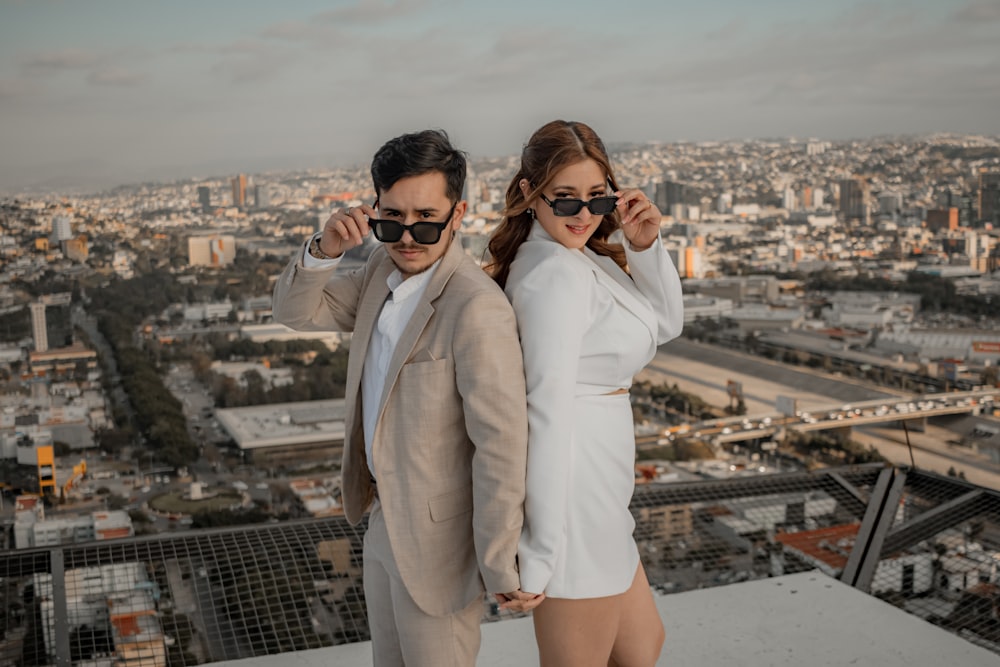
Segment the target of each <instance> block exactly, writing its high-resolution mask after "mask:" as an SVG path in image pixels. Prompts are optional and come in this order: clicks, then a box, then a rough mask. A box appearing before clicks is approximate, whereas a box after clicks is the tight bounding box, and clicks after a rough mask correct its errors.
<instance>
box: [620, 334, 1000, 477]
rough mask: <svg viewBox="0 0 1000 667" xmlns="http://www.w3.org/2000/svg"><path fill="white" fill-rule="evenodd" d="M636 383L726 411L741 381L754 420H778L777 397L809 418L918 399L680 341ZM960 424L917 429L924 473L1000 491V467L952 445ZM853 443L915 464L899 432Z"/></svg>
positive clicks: (857, 435) (917, 456)
mask: <svg viewBox="0 0 1000 667" xmlns="http://www.w3.org/2000/svg"><path fill="white" fill-rule="evenodd" d="M636 380H637V381H640V380H647V381H650V382H654V383H663V382H666V383H668V384H671V385H673V384H677V386H678V387H679V388H680V389H681V390H683V391H685V392H688V393H691V394H694V395H697V396H700V397H701V398H702V399H704V400H705V401H707V402H708V403H711V404H713V405H718V406H725V405H728V404H729V401H730V399H729V394H728V393H727V388H726V387H727V382H728V381H730V380H732V381H735V382H741V383H742V384H743V395H744V402H745V403H746V407H747V413H748V415H751V416H752V415H764V414H774V413H775V397H777V396H789V397H794V398H796V399H797V400H798V408H799V409H800V410H805V411H815V410H819V409H821V408H831V407H833V406H839V405H840V404H843V403H851V402H858V401H865V400H875V399H879V398H886V399H887V400H892V399H895V398H896V397H903V396H910V394H908V393H903V392H899V391H896V390H893V389H889V388H885V387H878V386H874V385H871V384H868V383H865V382H861V381H858V380H854V379H851V378H845V377H842V376H833V375H830V374H828V373H823V372H821V371H816V370H813V369H808V368H801V367H790V366H786V365H784V364H780V363H777V362H774V361H771V360H769V359H763V358H758V357H755V356H751V355H748V354H745V353H741V352H736V351H734V350H728V349H724V348H718V347H715V346H711V345H705V344H702V343H696V342H693V341H689V340H685V339H677V340H674V341H671V342H670V343H668V344H667V345H664V346H663V347H661V348H660V351H659V352H658V353H657V355H656V357H655V358H654V359H653V361H652V362H650V364H649V365H647V367H646V368H645V369H643V370H642V371H641V372H640V373H639V374H638V375H637V376H636ZM956 422H957V420H956V419H953V420H952V421H951V422H949V421H948V420H947V419H946V420H943V424H940V425H928V427H927V431H926V432H924V433H919V432H916V431H914V430H912V429H911V430H910V432H909V436H910V444H911V445H912V446H913V449H914V455H913V458H914V461H915V463H916V466H917V467H918V468H922V469H924V470H929V471H932V472H936V473H939V474H942V475H944V474H947V472H948V470H949V469H950V468H954V469H955V470H956V472H957V471H961V472H963V473H964V474H965V477H966V479H968V480H969V481H970V482H972V483H974V484H978V485H980V486H983V487H986V488H991V489H998V490H1000V465H997V464H995V463H993V462H991V461H990V460H989V459H988V458H987V457H986V456H984V455H980V454H976V453H975V452H972V451H971V450H969V449H967V448H963V447H957V446H954V445H949V444H948V441H949V440H954V439H955V438H956V434H955V432H953V431H950V430H948V429H947V428H946V426H947V424H948V423H956ZM852 439H853V440H855V441H857V442H860V443H862V444H865V445H871V446H873V447H875V449H877V450H878V451H879V452H880V453H881V454H882V455H883V456H885V457H886V458H887V459H888V460H889V461H891V462H893V463H897V464H905V465H910V450H909V448H908V447H907V446H906V434H905V433H904V431H903V430H902V429H901V428H899V427H897V426H895V425H885V426H866V427H863V428H855V429H853V432H852Z"/></svg>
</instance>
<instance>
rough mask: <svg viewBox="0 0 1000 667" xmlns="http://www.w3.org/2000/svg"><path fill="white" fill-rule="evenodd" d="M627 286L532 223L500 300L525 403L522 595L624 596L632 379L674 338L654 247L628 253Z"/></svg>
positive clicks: (672, 297)
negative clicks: (520, 360) (517, 344)
mask: <svg viewBox="0 0 1000 667" xmlns="http://www.w3.org/2000/svg"><path fill="white" fill-rule="evenodd" d="M628 246H629V244H628V243H627V242H626V243H625V248H626V255H627V258H628V265H629V271H630V272H631V277H630V276H629V275H628V274H626V273H625V272H624V271H622V270H621V269H620V268H619V267H618V265H616V264H615V262H614V260H612V259H610V258H608V257H602V256H599V255H597V254H596V253H594V252H593V251H591V250H590V249H589V248H584V250H583V251H582V252H581V251H579V250H570V249H569V248H566V247H565V246H563V245H562V244H560V243H558V242H557V241H555V240H553V239H552V237H551V236H549V235H548V234H547V233H546V232H545V230H544V229H543V228H542V226H541V225H540V224H539V223H538V222H537V221H536V222H534V223H533V227H532V230H531V232H530V234H529V236H528V239H527V240H526V241H525V242H524V243H523V244H522V245H521V247H520V248H519V249H518V253H517V257H516V258H515V260H514V262H513V263H512V264H511V268H510V274H509V277H508V279H507V285H506V288H505V291H506V293H507V296H508V298H509V299H510V300H511V303H512V304H513V306H514V312H515V313H516V315H517V325H518V333H519V335H520V339H521V347H522V350H523V352H524V372H525V379H526V381H527V391H528V471H527V492H526V498H525V512H524V528H523V530H522V533H521V539H520V542H519V546H518V562H519V567H520V574H521V590H523V591H526V592H529V593H540V592H544V593H545V594H546V595H547V596H549V597H557V598H594V597H604V596H608V595H617V594H619V593H624V592H625V591H626V590H628V588H629V587H630V586H631V584H632V580H633V578H634V576H635V572H636V569H637V567H638V565H639V551H638V549H637V547H636V544H635V540H634V538H633V537H632V532H633V529H634V528H635V521H634V519H633V518H632V514H631V512H629V502H630V501H631V499H632V491H633V489H634V487H635V472H634V468H635V435H634V428H633V420H632V408H631V404H630V402H629V398H628V394H626V393H622V394H617V395H608V394H609V393H610V392H614V391H616V390H619V389H622V388H628V387H630V386H631V384H632V377H633V376H634V375H635V374H636V373H638V372H639V371H640V370H641V369H642V368H643V367H644V366H645V365H646V364H648V363H649V361H650V360H651V359H652V358H653V356H654V355H655V354H656V348H657V346H658V345H661V344H663V343H665V342H667V341H669V340H671V339H673V338H675V337H676V336H678V335H679V334H680V331H681V328H682V326H683V321H684V312H683V300H682V294H681V283H680V278H679V277H678V275H677V269H676V268H675V267H674V264H673V262H672V261H671V259H670V256H669V255H668V254H667V252H666V250H665V249H664V248H663V245H662V244H661V243H659V242H656V243H654V244H653V245H652V247H650V248H649V249H647V250H643V251H634V250H631V249H630V248H629V247H628Z"/></svg>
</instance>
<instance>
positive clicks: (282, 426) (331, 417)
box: [215, 399, 345, 449]
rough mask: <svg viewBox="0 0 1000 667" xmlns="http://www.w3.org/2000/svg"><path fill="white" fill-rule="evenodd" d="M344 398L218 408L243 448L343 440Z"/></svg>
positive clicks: (222, 420) (221, 419)
mask: <svg viewBox="0 0 1000 667" xmlns="http://www.w3.org/2000/svg"><path fill="white" fill-rule="evenodd" d="M344 410H345V407H344V399H330V400H324V401H302V402H297V403H274V404H271V405H257V406H252V407H245V408H221V409H217V410H216V411H215V417H216V418H217V419H218V420H219V424H220V425H221V426H222V427H223V428H224V429H225V430H226V431H227V432H228V433H229V435H230V436H231V437H232V438H233V440H235V441H236V444H237V445H238V446H239V447H240V448H241V449H258V448H262V447H275V446H281V445H296V444H307V443H313V442H329V441H332V440H343V439H344Z"/></svg>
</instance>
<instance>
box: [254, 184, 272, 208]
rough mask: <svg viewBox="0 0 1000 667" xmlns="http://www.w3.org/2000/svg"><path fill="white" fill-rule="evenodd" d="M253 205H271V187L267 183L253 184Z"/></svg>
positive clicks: (261, 206) (265, 206)
mask: <svg viewBox="0 0 1000 667" xmlns="http://www.w3.org/2000/svg"><path fill="white" fill-rule="evenodd" d="M253 206H254V208H268V207H270V206H271V189H270V188H269V187H267V186H266V185H255V186H253Z"/></svg>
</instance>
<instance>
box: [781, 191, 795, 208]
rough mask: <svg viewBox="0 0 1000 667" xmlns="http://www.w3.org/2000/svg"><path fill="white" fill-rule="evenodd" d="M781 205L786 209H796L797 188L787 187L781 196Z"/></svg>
mask: <svg viewBox="0 0 1000 667" xmlns="http://www.w3.org/2000/svg"><path fill="white" fill-rule="evenodd" d="M781 205H782V207H783V208H784V209H785V210H786V211H794V210H795V190H793V189H792V188H785V192H784V194H783V195H782V197H781Z"/></svg>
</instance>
